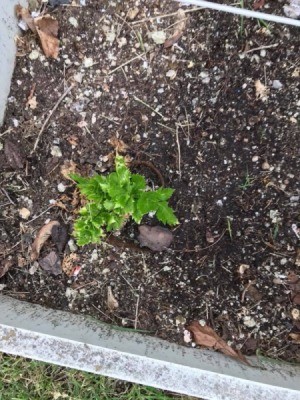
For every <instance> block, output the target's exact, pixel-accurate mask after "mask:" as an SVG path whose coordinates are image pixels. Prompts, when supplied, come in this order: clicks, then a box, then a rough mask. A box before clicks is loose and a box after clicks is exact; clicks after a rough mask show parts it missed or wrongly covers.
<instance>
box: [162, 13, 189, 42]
mask: <svg viewBox="0 0 300 400" xmlns="http://www.w3.org/2000/svg"><path fill="white" fill-rule="evenodd" d="M186 21H187V17H186V14H185V12H184V10H183V9H182V8H179V10H178V11H177V13H176V18H175V24H174V25H175V26H174V31H173V34H172V36H171V37H169V38H168V39H167V40H166V41H165V43H164V48H165V49H166V48H168V47H171V46H173V44H174V43H176V42H177V41H178V39H180V38H181V36H182V35H183V32H184V30H185V27H186Z"/></svg>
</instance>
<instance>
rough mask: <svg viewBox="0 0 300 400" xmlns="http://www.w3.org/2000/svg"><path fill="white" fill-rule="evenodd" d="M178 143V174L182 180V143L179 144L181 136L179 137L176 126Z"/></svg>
mask: <svg viewBox="0 0 300 400" xmlns="http://www.w3.org/2000/svg"><path fill="white" fill-rule="evenodd" d="M175 135H176V143H177V149H178V173H179V178H180V179H181V150H180V143H179V135H178V125H177V124H176V131H175Z"/></svg>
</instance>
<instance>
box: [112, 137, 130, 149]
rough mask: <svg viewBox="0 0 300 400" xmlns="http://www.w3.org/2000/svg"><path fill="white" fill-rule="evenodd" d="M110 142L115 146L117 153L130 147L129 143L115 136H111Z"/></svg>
mask: <svg viewBox="0 0 300 400" xmlns="http://www.w3.org/2000/svg"><path fill="white" fill-rule="evenodd" d="M108 143H109V144H110V145H111V146H113V147H114V148H115V150H116V152H117V153H126V150H127V149H128V146H127V144H126V143H124V142H123V140H121V139H118V138H117V137H115V136H114V137H112V138H110V139H109V140H108Z"/></svg>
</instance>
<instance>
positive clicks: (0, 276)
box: [0, 260, 14, 278]
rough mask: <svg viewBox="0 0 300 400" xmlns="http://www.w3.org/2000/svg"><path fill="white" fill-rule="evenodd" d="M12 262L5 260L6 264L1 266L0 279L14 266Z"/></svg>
mask: <svg viewBox="0 0 300 400" xmlns="http://www.w3.org/2000/svg"><path fill="white" fill-rule="evenodd" d="M13 264H14V263H13V261H12V260H4V262H3V263H2V264H1V265H0V278H2V276H4V275H5V274H6V273H7V271H8V270H9V269H10V268H11V267H12V266H13Z"/></svg>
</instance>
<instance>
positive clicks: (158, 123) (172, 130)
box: [157, 122, 175, 132]
mask: <svg viewBox="0 0 300 400" xmlns="http://www.w3.org/2000/svg"><path fill="white" fill-rule="evenodd" d="M157 125H160V126H163V127H164V128H166V129H168V130H169V131H171V132H175V129H173V128H170V127H169V126H167V125H164V124H161V123H160V122H157Z"/></svg>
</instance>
